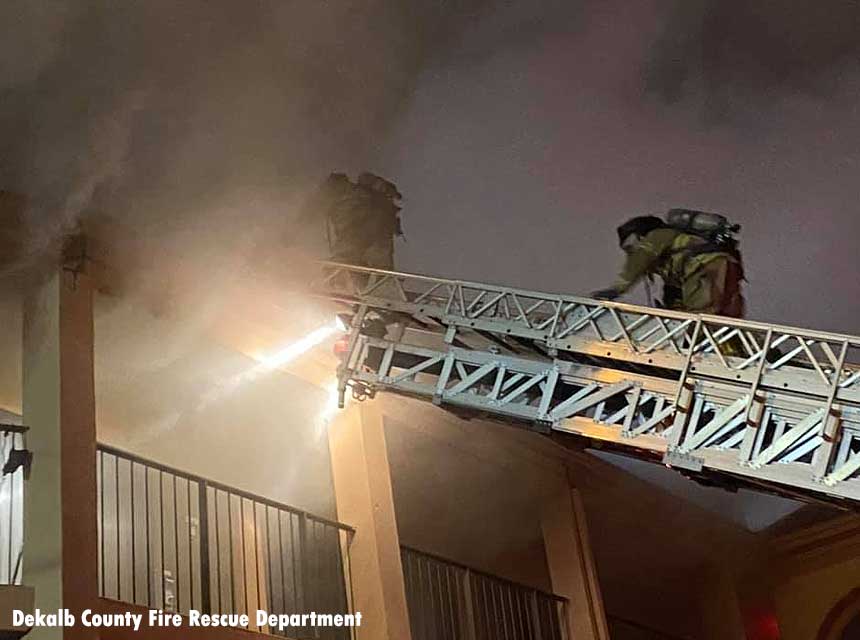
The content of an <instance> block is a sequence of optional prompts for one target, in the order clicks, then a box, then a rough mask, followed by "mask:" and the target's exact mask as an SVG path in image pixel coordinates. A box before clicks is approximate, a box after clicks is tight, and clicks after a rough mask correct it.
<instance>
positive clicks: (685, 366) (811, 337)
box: [312, 263, 860, 507]
mask: <svg viewBox="0 0 860 640" xmlns="http://www.w3.org/2000/svg"><path fill="white" fill-rule="evenodd" d="M312 289H313V294H314V295H318V296H322V297H325V298H327V299H329V300H332V301H335V302H337V303H339V304H340V305H344V306H345V311H346V313H347V315H348V325H349V335H348V337H347V338H346V339H345V344H344V346H343V349H342V354H341V364H340V367H339V370H338V384H339V393H340V404H341V406H343V401H344V395H345V393H346V392H347V391H349V392H350V393H351V394H352V396H353V397H355V398H357V399H359V400H363V399H366V398H368V397H373V396H374V395H375V394H376V393H377V392H379V391H383V392H393V393H398V394H403V395H408V396H412V397H417V398H420V399H424V400H426V401H430V402H433V403H434V404H436V405H439V406H441V407H444V408H447V409H449V410H452V411H455V412H457V413H459V414H461V415H463V416H465V417H471V416H479V417H482V418H485V419H492V420H501V421H504V422H508V423H513V424H517V425H520V426H524V427H527V428H530V429H534V430H536V431H539V432H541V433H543V434H545V435H547V436H549V437H553V438H554V439H559V441H560V442H562V443H564V444H566V445H567V446H571V447H572V448H586V447H596V448H601V449H604V450H610V451H616V452H619V453H623V454H627V455H631V456H634V457H637V458H641V459H649V460H653V461H657V462H661V463H663V464H665V465H666V466H668V467H671V468H674V469H677V470H679V471H681V472H682V473H684V474H685V475H688V476H691V477H693V478H694V479H696V480H698V481H700V482H704V483H706V484H717V485H721V486H724V487H728V488H737V487H750V486H751V487H754V488H759V489H763V490H766V491H773V492H777V493H780V494H783V495H789V496H795V497H802V498H807V499H810V498H811V499H824V500H827V501H831V502H837V503H840V504H842V505H843V506H846V507H854V506H856V505H855V503H854V501H857V500H860V337H855V336H850V335H842V334H837V333H828V332H821V331H811V330H805V329H797V328H793V327H789V326H781V325H776V324H769V323H762V322H750V321H746V320H738V319H733V318H724V317H718V316H709V315H696V314H689V313H682V312H677V311H670V310H666V309H658V308H651V307H643V306H637V305H631V304H624V303H618V302H606V301H599V300H594V299H590V298H585V297H578V296H570V295H559V294H550V293H542V292H539V291H529V290H524V289H516V288H511V287H504V286H497V285H491V284H483V283H478V282H466V281H462V280H451V279H445V278H435V277H429V276H423V275H414V274H409V273H399V272H393V271H382V270H376V269H367V268H363V267H355V266H350V265H344V264H336V263H323V264H322V265H321V273H320V277H319V280H318V281H317V282H315V283H314V284H313V285H312ZM729 345H731V348H729ZM852 363H853V364H852Z"/></svg>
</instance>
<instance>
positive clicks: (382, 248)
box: [324, 173, 402, 270]
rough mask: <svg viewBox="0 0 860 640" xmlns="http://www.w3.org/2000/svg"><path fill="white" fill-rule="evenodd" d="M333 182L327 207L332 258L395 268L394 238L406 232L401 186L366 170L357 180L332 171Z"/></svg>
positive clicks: (377, 267)
mask: <svg viewBox="0 0 860 640" xmlns="http://www.w3.org/2000/svg"><path fill="white" fill-rule="evenodd" d="M329 182H330V183H331V186H330V188H329V189H328V190H327V193H328V194H330V196H329V198H328V201H327V204H326V206H325V207H324V210H325V217H326V230H327V234H328V241H329V249H330V251H331V259H332V260H334V261H335V262H345V263H348V264H354V265H358V266H363V267H373V268H376V269H388V270H391V269H393V268H394V237H395V236H397V235H402V232H401V229H400V215H399V212H400V208H401V207H400V200H401V198H402V196H401V194H400V192H399V191H398V190H397V187H396V186H395V185H394V184H393V183H392V182H390V181H388V180H386V179H385V178H381V177H379V176H376V175H374V174H372V173H362V174H361V175H360V176H359V177H358V180H357V182H356V183H352V182H351V181H350V180H349V178H347V177H346V176H345V175H344V174H332V175H331V176H330V177H329Z"/></svg>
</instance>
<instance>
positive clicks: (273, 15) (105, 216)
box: [0, 0, 487, 270]
mask: <svg viewBox="0 0 860 640" xmlns="http://www.w3.org/2000/svg"><path fill="white" fill-rule="evenodd" d="M485 4H487V3H486V2H483V1H481V0H474V1H465V2H460V3H455V4H454V5H452V6H447V5H446V6H441V5H438V6H437V3H425V4H419V5H418V6H416V7H407V6H405V5H403V6H401V5H400V3H383V2H354V1H348V0H342V1H341V0H339V1H338V2H320V1H317V0H302V1H300V2H288V3H285V2H280V1H275V0H250V1H247V2H244V1H243V2H235V1H234V0H229V1H217V2H212V1H205V2H204V1H200V0H190V1H189V2H181V3H176V2H168V1H164V0H152V1H150V0H147V1H146V2H143V1H131V2H120V3H116V2H109V1H107V0H84V1H81V0H21V1H12V2H4V3H3V5H2V7H0V23H2V24H3V25H4V26H5V34H4V37H3V38H2V44H0V157H2V165H0V189H2V190H5V191H11V192H14V193H16V194H21V195H23V196H26V198H27V207H26V210H25V214H24V218H25V219H24V220H23V223H24V229H25V230H26V234H25V236H23V237H22V238H23V239H24V243H25V245H26V246H25V247H24V250H23V251H21V252H19V253H21V254H22V255H23V256H24V257H25V258H28V259H38V257H39V256H41V255H43V253H44V251H45V250H46V249H47V248H48V247H51V246H52V245H53V244H55V243H56V240H57V238H58V237H59V236H61V235H63V234H64V233H67V232H68V231H69V230H70V229H72V228H74V226H75V225H76V224H77V223H78V221H79V220H80V219H81V218H82V217H84V218H85V217H87V216H93V215H94V214H95V217H96V218H98V219H99V220H100V225H101V226H100V228H102V229H104V228H107V227H110V228H112V229H114V230H115V231H119V232H122V231H125V232H126V234H127V235H130V236H133V238H134V241H135V242H134V244H135V246H136V247H137V248H136V250H134V251H132V250H131V249H128V250H127V251H123V250H121V251H115V252H114V254H115V255H114V257H115V258H116V257H117V255H118V254H125V255H130V254H131V253H135V254H136V255H137V257H138V259H142V261H143V262H144V263H146V264H145V266H146V268H147V269H149V268H156V267H164V266H166V265H167V264H168V263H170V264H171V265H172V266H174V267H182V266H183V265H187V264H189V263H190V262H197V263H200V262H203V263H206V264H207V265H208V266H210V267H214V268H217V267H218V266H219V264H221V265H223V264H230V263H231V261H232V260H234V259H238V260H240V261H242V260H245V259H246V257H247V256H249V255H254V254H256V253H258V252H260V251H262V252H263V253H265V251H266V247H265V245H266V243H269V244H277V243H279V242H282V243H286V242H287V241H288V240H291V241H293V242H295V238H296V235H297V232H298V231H300V230H298V229H296V228H291V224H292V222H293V220H294V219H295V217H296V215H297V212H298V209H299V206H300V204H301V201H302V199H303V197H304V196H305V195H306V193H307V190H308V188H309V187H310V186H312V185H313V184H314V183H315V182H316V181H318V180H320V179H321V178H322V177H324V176H325V174H326V173H327V172H328V171H330V170H332V169H335V168H340V169H346V170H349V171H352V172H355V171H358V170H360V169H363V168H372V166H373V164H374V162H375V161H376V158H377V155H378V153H379V148H380V145H381V144H382V143H383V142H384V140H385V136H386V133H387V131H388V130H389V128H390V127H391V126H392V124H393V123H394V122H395V121H396V120H397V118H398V115H399V114H400V113H401V112H402V110H403V109H404V107H405V106H406V105H408V101H409V97H410V94H411V91H412V89H413V85H414V83H415V81H416V77H417V75H418V73H419V72H420V70H421V68H422V66H423V65H424V64H425V62H426V60H427V59H429V58H430V57H432V55H433V52H434V51H435V50H437V48H438V47H439V46H440V45H441V44H442V43H444V42H445V41H446V39H448V38H450V37H452V34H454V33H456V32H457V30H458V29H459V28H460V26H462V25H465V24H468V23H469V22H470V21H471V20H472V19H474V16H475V15H476V13H479V12H480V10H481V9H482V8H483V7H484V5H485ZM105 220H107V221H109V222H108V223H106V222H105ZM111 243H112V244H114V245H115V246H122V240H121V239H120V240H117V239H116V238H111ZM237 252H238V255H239V256H240V257H238V258H237V257H236V256H237ZM7 262H8V261H7ZM24 262H25V263H26V262H27V260H25V261H24ZM2 266H3V267H4V268H5V269H6V270H8V269H10V268H16V267H20V266H21V264H20V263H18V264H12V265H10V264H8V263H7V264H5V265H2ZM138 266H143V265H138Z"/></svg>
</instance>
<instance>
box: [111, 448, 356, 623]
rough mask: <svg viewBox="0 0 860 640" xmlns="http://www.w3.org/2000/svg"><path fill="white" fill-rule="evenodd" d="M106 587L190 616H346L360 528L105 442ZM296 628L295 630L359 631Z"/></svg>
mask: <svg viewBox="0 0 860 640" xmlns="http://www.w3.org/2000/svg"><path fill="white" fill-rule="evenodd" d="M97 465H98V466H97V476H98V486H99V495H98V511H99V591H100V595H101V596H102V597H105V598H109V599H112V600H119V601H122V602H126V603H130V604H137V605H141V606H145V607H149V608H153V609H161V610H164V611H173V612H179V613H183V614H187V613H188V612H189V610H191V609H194V610H197V611H199V612H201V613H215V614H223V613H235V614H242V613H246V614H248V615H249V617H250V619H251V627H250V628H251V629H252V630H257V631H262V632H266V633H270V632H271V633H277V631H276V630H275V629H271V630H270V629H269V628H268V627H257V626H255V625H254V614H255V612H256V610H257V609H262V610H265V611H268V612H269V613H270V614H276V615H282V614H304V613H311V612H315V613H317V614H331V615H337V614H345V613H348V612H350V611H351V609H352V594H351V589H350V565H349V542H350V538H351V535H352V529H350V528H349V527H347V526H345V525H343V524H340V523H337V522H332V521H330V520H326V519H325V518H320V517H317V516H313V515H311V514H309V513H306V512H304V511H301V510H298V509H294V508H292V507H289V506H287V505H283V504H280V503H277V502H274V501H272V500H268V499H266V498H263V497H261V496H256V495H253V494H250V493H247V492H245V491H241V490H239V489H236V488H233V487H228V486H225V485H223V484H220V483H217V482H214V481H212V480H208V479H206V478H202V477H200V476H196V475H193V474H190V473H186V472H184V471H180V470H178V469H173V468H170V467H167V466H165V465H162V464H159V463H156V462H152V461H150V460H145V459H143V458H140V457H138V456H135V455H133V454H130V453H128V452H125V451H121V450H119V449H115V448H113V447H109V446H106V445H99V450H98V459H97ZM351 633H352V632H351V630H350V629H348V628H335V627H330V628H324V627H317V628H313V629H296V628H290V629H289V630H287V631H284V632H281V635H286V636H288V637H290V638H323V639H329V638H330V639H332V640H344V639H347V638H351V637H352V635H351Z"/></svg>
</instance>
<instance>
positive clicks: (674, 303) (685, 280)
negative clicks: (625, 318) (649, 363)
mask: <svg viewBox="0 0 860 640" xmlns="http://www.w3.org/2000/svg"><path fill="white" fill-rule="evenodd" d="M739 229H740V227H738V226H737V225H731V224H729V223H728V221H727V220H726V219H725V218H724V217H723V216H720V215H718V214H712V213H706V212H701V211H693V210H689V209H672V210H670V211H669V214H668V216H667V221H666V222H664V221H663V220H661V219H660V218H658V217H656V216H640V217H636V218H633V219H631V220H629V221H627V222H625V223H624V224H623V225H621V226H620V227H618V241H619V244H620V245H621V248H622V249H623V250H624V252H625V253H626V254H627V258H626V260H625V263H624V267H623V268H622V270H621V273H620V274H619V276H618V279H617V280H616V282H615V283H614V284H613V285H612V286H611V287H609V288H608V289H602V290H600V291H595V292H593V293H592V297H594V298H598V299H603V300H614V299H616V298H618V297H620V296H621V295H623V294H625V293H626V292H627V291H629V290H630V289H631V288H632V287H633V286H634V285H636V284H637V283H638V282H640V281H641V280H642V279H643V278H649V279H651V278H653V277H654V276H659V277H660V279H661V280H662V281H663V299H662V301H660V302H659V303H658V304H659V306H662V307H664V308H667V309H675V310H679V311H687V312H690V313H705V314H713V315H721V316H728V317H733V318H741V317H743V315H744V311H745V304H744V298H743V295H742V294H741V282H742V281H743V279H744V271H743V263H742V260H741V255H740V252H739V251H738V247H737V241H736V240H735V239H734V238H733V237H732V233H734V232H736V231H738V230H739Z"/></svg>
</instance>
